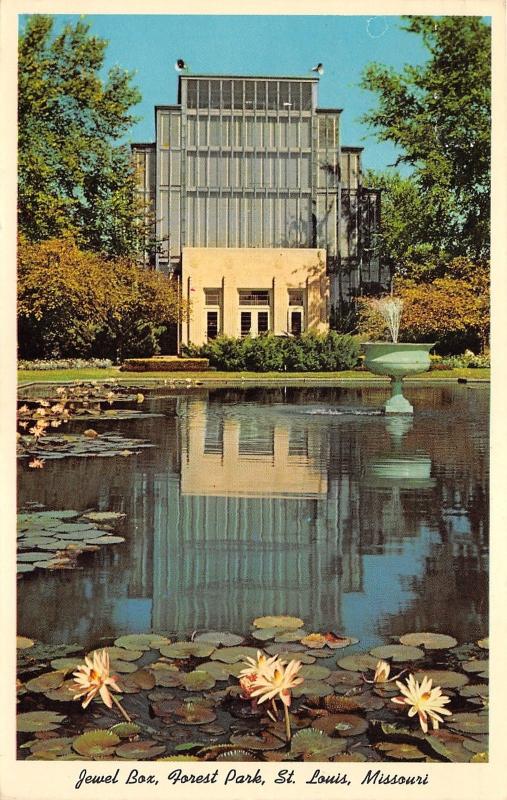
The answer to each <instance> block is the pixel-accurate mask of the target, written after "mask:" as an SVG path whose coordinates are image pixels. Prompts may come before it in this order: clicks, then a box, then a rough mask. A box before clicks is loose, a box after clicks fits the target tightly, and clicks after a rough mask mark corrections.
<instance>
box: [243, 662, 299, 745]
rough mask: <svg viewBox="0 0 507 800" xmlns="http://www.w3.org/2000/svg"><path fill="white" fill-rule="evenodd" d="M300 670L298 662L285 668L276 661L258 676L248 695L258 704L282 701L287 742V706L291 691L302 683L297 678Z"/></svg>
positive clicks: (288, 736)
mask: <svg viewBox="0 0 507 800" xmlns="http://www.w3.org/2000/svg"><path fill="white" fill-rule="evenodd" d="M300 669H301V662H300V661H289V663H288V664H287V666H285V667H284V665H283V662H281V661H279V660H277V661H275V662H274V663H273V664H272V665H270V667H268V668H267V669H266V668H265V669H264V671H263V672H261V673H260V674H258V676H257V679H256V680H255V686H254V689H253V691H252V692H251V693H250V694H251V697H255V698H257V702H258V703H264V702H266V701H267V700H275V699H277V698H279V699H280V700H281V701H282V703H283V710H284V714H285V731H286V734H287V741H290V737H291V732H290V718H289V706H290V704H291V700H292V695H291V689H294V688H295V687H296V686H299V684H300V683H303V678H302V677H300V676H298V672H299V670H300Z"/></svg>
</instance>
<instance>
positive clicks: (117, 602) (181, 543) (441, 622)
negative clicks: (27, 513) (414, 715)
mask: <svg viewBox="0 0 507 800" xmlns="http://www.w3.org/2000/svg"><path fill="white" fill-rule="evenodd" d="M386 396H387V388H386V386H385V385H375V386H362V387H358V388H311V387H307V388H294V387H282V388H249V389H231V388H223V389H206V388H192V389H188V390H184V391H183V390H182V391H180V392H177V391H172V392H170V391H169V390H162V389H158V390H152V391H150V390H146V400H145V402H144V404H143V410H145V411H147V412H150V413H151V414H152V415H153V414H154V415H156V416H141V417H139V418H138V419H126V420H123V421H120V422H119V421H114V420H108V419H104V418H97V420H94V428H95V429H96V430H97V431H98V433H99V434H100V433H104V432H113V433H114V432H116V433H121V434H122V435H124V436H126V437H132V438H136V439H143V440H149V441H150V442H151V443H153V444H154V445H155V447H152V448H148V449H144V450H140V451H139V452H137V453H136V454H134V455H131V456H130V457H129V458H121V457H114V458H100V457H86V458H83V457H81V458H76V457H66V458H61V459H57V460H47V461H46V464H45V466H44V469H43V470H29V469H28V468H27V466H26V463H25V464H23V465H22V466H21V468H20V478H19V506H20V508H25V509H26V508H30V504H41V505H43V506H44V507H45V508H47V509H75V510H76V511H84V510H87V509H96V510H109V511H110V510H112V511H121V512H124V513H125V515H126V516H125V518H124V521H122V524H121V530H120V533H121V535H122V536H124V537H125V540H126V541H125V542H124V543H119V544H115V545H111V546H109V547H105V548H101V549H100V550H99V551H98V552H95V553H86V554H83V555H82V556H80V558H79V561H78V568H77V569H75V570H72V571H68V570H65V571H55V572H50V571H48V570H35V571H34V572H33V573H30V574H27V575H24V576H22V578H21V579H20V581H19V582H18V587H19V588H18V629H19V631H20V633H22V634H24V635H25V636H32V637H36V638H37V639H38V640H41V641H43V642H46V643H48V644H51V643H55V644H56V643H62V642H79V643H80V644H81V645H82V646H83V647H92V646H97V645H98V644H100V642H101V641H103V640H106V639H107V640H110V639H111V638H114V637H117V636H119V635H121V634H125V633H131V632H132V633H133V632H140V631H151V630H153V631H157V632H163V631H166V632H171V633H172V634H174V633H180V634H181V635H183V636H186V637H188V636H189V635H190V634H191V633H192V632H193V631H202V630H206V629H211V630H218V631H219V630H224V631H236V632H240V633H242V632H246V631H248V629H249V626H250V624H251V621H252V619H254V618H255V617H258V616H260V615H270V614H292V615H297V616H298V617H301V618H302V619H304V620H305V627H306V628H307V630H315V631H334V632H336V633H340V634H343V635H349V636H353V637H357V638H358V639H359V640H360V647H361V648H362V649H364V648H366V649H368V648H369V647H372V646H374V645H376V644H382V643H389V642H391V641H393V637H399V636H400V635H402V634H404V633H406V632H407V631H442V632H445V633H447V634H450V635H452V636H454V637H455V638H456V639H457V640H458V642H468V641H472V640H474V639H476V638H477V637H479V636H485V635H486V632H487V621H488V605H487V602H488V562H487V559H488V464H489V456H488V416H489V390H488V387H487V386H483V385H457V384H453V385H450V384H449V385H431V386H430V385H423V384H417V385H416V384H413V385H411V386H410V387H409V388H408V389H407V396H409V397H410V400H411V402H412V403H413V405H414V408H415V414H414V417H413V419H410V418H407V417H393V418H388V417H386V416H384V415H383V414H381V413H380V412H379V409H381V408H382V405H383V403H384V402H385V398H386ZM86 427H87V423H86V421H83V422H79V421H73V422H72V423H70V425H69V428H68V430H69V431H76V432H81V431H83V430H84V429H85V428H86Z"/></svg>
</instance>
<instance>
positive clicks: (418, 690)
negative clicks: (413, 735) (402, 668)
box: [392, 675, 452, 733]
mask: <svg viewBox="0 0 507 800" xmlns="http://www.w3.org/2000/svg"><path fill="white" fill-rule="evenodd" d="M432 683H433V681H432V679H431V678H428V676H427V675H425V676H424V678H423V679H422V681H421V683H418V681H416V679H415V678H414V676H413V675H409V677H408V679H407V685H404V684H403V683H401V682H400V681H396V686H397V687H398V689H399V690H400V692H401V693H402V695H403V696H402V697H393V698H392V702H393V703H398V704H399V705H405V704H406V705H408V706H410V709H409V712H408V716H409V717H413V716H415V715H416V714H417V715H418V717H419V723H420V725H421V728H422V729H423V731H424V733H427V732H428V717H429V718H430V720H431V723H432V725H433V730H437V729H438V727H439V725H440V723H441V722H443V719H442V717H441V716H439V715H440V714H451V713H452V712H451V711H449V709H448V708H443V706H444V705H445V704H446V703H450V698H449V697H447V695H445V694H442V689H441V688H440V686H434V687H433V688H431V687H432Z"/></svg>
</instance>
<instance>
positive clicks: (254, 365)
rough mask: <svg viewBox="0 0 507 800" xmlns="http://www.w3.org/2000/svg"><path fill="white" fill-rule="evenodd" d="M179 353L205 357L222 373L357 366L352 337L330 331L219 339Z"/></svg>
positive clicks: (331, 369) (356, 344)
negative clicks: (297, 334) (298, 334)
mask: <svg viewBox="0 0 507 800" xmlns="http://www.w3.org/2000/svg"><path fill="white" fill-rule="evenodd" d="M182 352H183V353H184V355H187V356H191V357H201V358H207V359H209V363H210V366H211V367H215V368H216V369H219V370H223V371H225V372H238V371H251V372H283V371H285V370H288V371H290V372H339V371H341V370H348V369H353V368H354V367H355V366H356V365H357V363H358V361H359V356H360V344H359V340H358V339H357V338H355V337H353V336H349V335H347V334H338V333H336V331H329V333H327V334H323V335H318V334H314V333H304V334H302V335H301V336H290V337H289V336H275V335H273V334H263V335H261V336H257V337H254V338H252V337H250V336H246V337H245V338H242V339H234V338H230V337H227V336H220V337H218V338H216V339H213V340H212V341H210V342H207V343H206V344H204V345H201V346H196V345H192V344H190V345H187V346H184V347H183V348H182Z"/></svg>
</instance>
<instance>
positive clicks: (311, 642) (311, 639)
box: [301, 633, 327, 650]
mask: <svg viewBox="0 0 507 800" xmlns="http://www.w3.org/2000/svg"><path fill="white" fill-rule="evenodd" d="M301 644H303V645H304V646H305V647H310V648H313V649H315V650H317V649H320V648H321V647H325V646H326V645H327V641H326V638H325V636H324V635H323V634H322V633H309V634H307V635H306V636H304V637H303V638H302V639H301Z"/></svg>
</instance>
